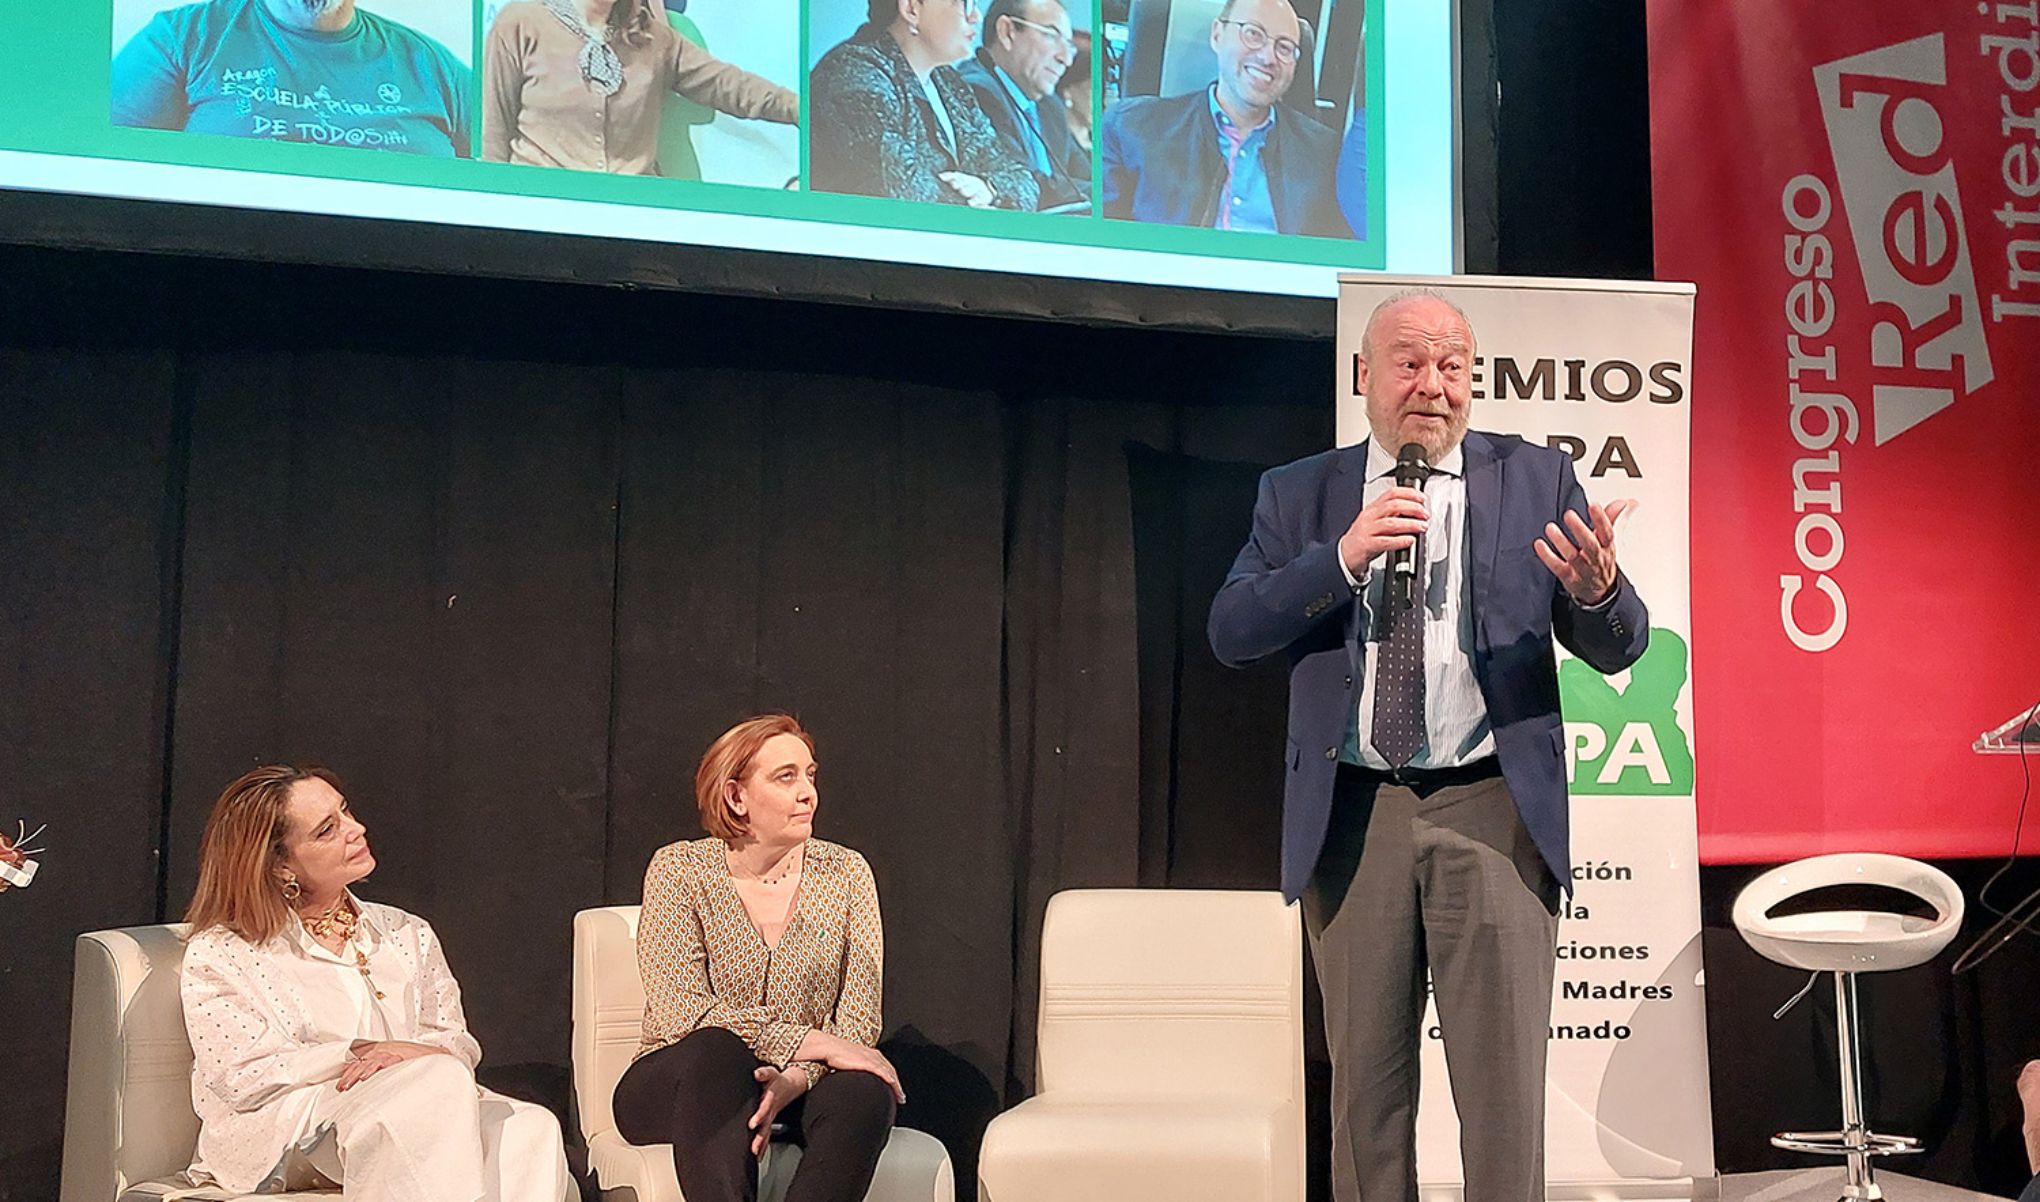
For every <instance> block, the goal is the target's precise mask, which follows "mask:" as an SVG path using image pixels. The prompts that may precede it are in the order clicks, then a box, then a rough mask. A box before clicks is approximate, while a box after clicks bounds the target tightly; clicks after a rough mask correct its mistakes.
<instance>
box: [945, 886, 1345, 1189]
mask: <svg viewBox="0 0 2040 1202" xmlns="http://www.w3.org/2000/svg"><path fill="white" fill-rule="evenodd" d="M1041 999H1042V1001H1041V1019H1040V1024H1039V1034H1040V1038H1039V1041H1038V1044H1039V1053H1040V1055H1039V1058H1040V1074H1039V1081H1040V1088H1041V1093H1040V1096H1038V1097H1036V1098H1034V1099H1033V1100H1031V1101H1028V1102H1024V1103H1022V1104H1021V1105H1019V1106H1017V1107H1015V1108H1014V1109H1012V1110H1009V1111H1007V1112H1006V1113H1005V1114H1002V1115H1000V1116H998V1117H997V1118H995V1119H993V1120H992V1124H991V1127H990V1128H989V1129H988V1130H987V1131H986V1132H985V1142H984V1147H983V1150H982V1152H981V1153H980V1154H979V1158H978V1183H979V1187H980V1202H1149V1200H1152V1202H1178V1200H1180V1199H1185V1198H1213V1199H1219V1198H1222V1199H1225V1200H1226V1202H1303V1190H1304V1171H1303V1159H1304V1147H1303V949H1302V925H1301V923H1300V922H1299V920H1298V912H1297V909H1296V907H1294V906H1288V905H1284V904H1283V901H1282V898H1281V896H1280V895H1279V894H1275V893H1246V892H1224V891H1216V890H1210V891H1206V890H1172V889H1081V890H1069V891H1065V892H1063V893H1058V894H1056V895H1055V896H1054V897H1053V898H1051V899H1049V904H1048V915H1047V918H1046V920H1045V923H1044V926H1043V930H1042V937H1041ZM1184 1047H1194V1048H1196V1049H1197V1054H1196V1055H1194V1056H1184V1055H1182V1054H1181V1049H1182V1048H1184Z"/></svg>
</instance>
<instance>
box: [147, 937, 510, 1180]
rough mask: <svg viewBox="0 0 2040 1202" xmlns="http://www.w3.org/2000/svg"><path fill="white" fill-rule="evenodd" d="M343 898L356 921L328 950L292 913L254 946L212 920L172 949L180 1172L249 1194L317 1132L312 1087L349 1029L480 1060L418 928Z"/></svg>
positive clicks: (324, 1079)
mask: <svg viewBox="0 0 2040 1202" xmlns="http://www.w3.org/2000/svg"><path fill="white" fill-rule="evenodd" d="M356 905H357V906H358V907H359V908H360V911H361V923H360V926H359V928H358V929H357V930H356V932H355V935H354V940H353V943H352V945H350V946H348V947H345V948H342V949H341V953H340V954H338V955H336V954H334V953H333V952H331V951H329V950H327V949H326V948H324V947H322V946H320V945H319V943H318V941H317V940H315V939H313V938H312V937H311V935H310V934H309V933H308V932H307V931H306V930H305V929H304V925H303V924H302V923H300V922H298V921H297V919H296V917H295V916H293V917H292V918H291V922H290V926H289V927H288V928H286V929H285V930H284V931H283V932H282V933H280V934H278V935H276V936H274V937H273V938H271V939H269V940H268V941H266V942H264V943H261V944H254V943H250V942H248V941H247V940H246V939H243V938H241V937H240V936H239V935H236V934H234V933H233V932H231V931H228V930H226V929H225V928H223V927H214V928H212V929H210V930H206V931H201V932H199V933H198V934H196V935H193V936H192V937H191V940H190V942H189V943H188V944H187V945H186V946H185V950H184V970H183V973H182V977H181V983H180V989H181V991H182V994H183V1001H184V1025H185V1029H186V1031H187V1032H188V1033H189V1035H190V1037H191V1052H192V1064H191V1101H192V1107H193V1109H195V1110H196V1111H197V1112H198V1117H199V1121H200V1124H201V1125H200V1128H199V1135H198V1149H197V1152H196V1155H195V1156H194V1157H193V1160H192V1165H191V1171H192V1174H193V1175H194V1176H195V1177H198V1178H199V1179H200V1180H207V1179H210V1180H213V1181H217V1182H219V1183H220V1184H221V1185H223V1186H225V1187H227V1188H228V1189H231V1190H235V1191H237V1192H253V1191H255V1190H257V1189H258V1188H259V1187H260V1186H261V1185H262V1184H263V1183H265V1182H269V1181H271V1180H273V1179H276V1178H277V1177H278V1175H279V1174H280V1173H281V1172H282V1170H283V1168H284V1165H283V1161H284V1160H285V1153H287V1152H289V1151H291V1150H293V1149H296V1150H298V1151H304V1150H306V1147H309V1145H310V1144H311V1143H313V1142H316V1139H317V1137H318V1136H319V1134H320V1131H319V1130H318V1124H316V1123H315V1122H314V1114H313V1109H314V1106H315V1105H316V1104H317V1103H318V1102H319V1097H320V1092H321V1086H323V1085H324V1084H326V1083H328V1082H331V1081H333V1080H335V1079H337V1078H338V1077H339V1076H340V1072H341V1070H342V1069H343V1068H344V1067H345V1066H346V1064H347V1061H348V1059H349V1046H350V1045H351V1044H352V1043H353V1042H354V1041H355V1040H357V1039H371V1040H383V1039H397V1040H406V1041H409V1042H414V1043H424V1044H431V1045H433V1046H435V1047H440V1048H444V1049H445V1050H447V1051H448V1052H451V1053H452V1054H453V1055H454V1056H455V1057H456V1058H458V1059H459V1060H461V1061H462V1062H463V1063H465V1064H466V1065H467V1066H468V1068H469V1069H473V1068H474V1067H475V1066H476V1065H477V1064H479V1063H481V1059H482V1049H481V1045H480V1044H478V1043H476V1042H475V1040H474V1037H473V1036H471V1035H469V1034H468V1029H467V1019H466V1016H465V1015H464V1014H463V1013H462V1010H461V1002H460V985H459V984H458V983H457V982H455V980H454V979H453V972H452V970H451V969H449V968H448V967H447V964H446V957H445V955H444V953H443V952H441V950H440V947H439V940H438V937H437V936H435V935H434V934H433V932H432V927H431V925H430V924H428V923H427V922H426V921H425V920H424V919H422V918H419V917H417V916H416V915H414V914H408V913H406V912H404V911H403V910H399V909H397V908H396V907H394V906H384V905H378V904H376V903H374V902H360V901H357V902H356ZM356 947H359V948H360V949H361V952H362V955H363V956H364V957H365V958H366V960H367V963H368V975H367V978H366V979H364V978H363V976H362V973H361V970H360V968H359V967H357V966H356V964H355V959H354V949H355V948H356ZM378 990H380V991H381V992H382V994H383V996H382V997H381V998H377V997H376V996H375V994H376V991H378ZM301 1144H303V1145H306V1147H300V1146H299V1145H301Z"/></svg>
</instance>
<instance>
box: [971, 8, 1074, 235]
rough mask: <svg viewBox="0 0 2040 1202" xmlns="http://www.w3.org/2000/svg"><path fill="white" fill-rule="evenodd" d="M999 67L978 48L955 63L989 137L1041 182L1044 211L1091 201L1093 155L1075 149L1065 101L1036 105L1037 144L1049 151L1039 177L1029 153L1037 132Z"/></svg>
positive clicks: (1048, 98) (1048, 99)
mask: <svg viewBox="0 0 2040 1202" xmlns="http://www.w3.org/2000/svg"><path fill="white" fill-rule="evenodd" d="M996 71H997V67H996V65H995V64H994V63H993V62H992V57H991V55H990V54H988V53H986V52H985V50H984V49H983V48H982V47H980V48H979V50H978V52H977V54H976V55H974V56H973V57H971V58H967V59H965V60H963V61H962V62H960V63H958V64H956V73H957V74H958V75H961V76H963V82H965V83H967V84H969V85H970V90H971V91H973V92H975V93H977V102H978V107H979V108H981V109H983V110H984V114H985V120H987V121H989V122H991V123H992V132H993V133H996V134H998V135H999V141H1001V142H1003V143H1005V145H1006V152H1007V153H1008V154H1010V155H1012V156H1013V157H1014V158H1016V159H1018V160H1020V161H1021V162H1023V163H1027V164H1029V165H1030V167H1029V169H1030V170H1034V177H1035V178H1036V179H1038V180H1040V181H1041V199H1040V201H1039V202H1038V203H1039V205H1040V207H1042V208H1044V209H1047V208H1053V207H1055V206H1058V205H1066V204H1074V203H1076V202H1077V201H1089V200H1090V199H1091V155H1090V152H1089V151H1086V150H1083V149H1081V148H1079V147H1078V146H1077V140H1076V139H1075V138H1073V137H1071V136H1070V124H1069V119H1068V117H1067V116H1065V115H1064V113H1063V102H1062V100H1061V99H1060V98H1059V97H1057V96H1056V94H1055V93H1053V92H1050V93H1049V94H1048V95H1046V96H1043V97H1042V98H1041V99H1040V100H1039V101H1037V102H1036V103H1035V111H1036V112H1038V113H1040V114H1041V125H1040V128H1039V132H1040V136H1041V145H1042V148H1043V149H1044V150H1046V151H1047V152H1048V168H1049V169H1048V172H1047V174H1043V173H1042V172H1041V171H1039V170H1035V169H1034V168H1033V167H1032V166H1031V165H1032V163H1033V162H1034V157H1033V152H1032V151H1030V150H1029V149H1028V147H1029V145H1030V144H1031V143H1032V142H1033V141H1034V138H1035V133H1036V127H1035V125H1034V122H1032V121H1030V120H1028V118H1027V115H1026V114H1025V113H1022V112H1021V111H1020V106H1019V105H1018V104H1016V103H1014V101H1013V94H1012V93H1011V92H1008V91H1007V90H1006V85H1004V84H1003V83H1000V82H999V77H998V75H997V74H996Z"/></svg>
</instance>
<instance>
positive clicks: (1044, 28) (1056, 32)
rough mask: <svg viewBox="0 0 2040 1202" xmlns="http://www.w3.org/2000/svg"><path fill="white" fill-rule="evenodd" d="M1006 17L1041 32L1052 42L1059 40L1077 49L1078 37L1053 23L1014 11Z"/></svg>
mask: <svg viewBox="0 0 2040 1202" xmlns="http://www.w3.org/2000/svg"><path fill="white" fill-rule="evenodd" d="M1006 19H1007V20H1008V21H1011V22H1012V23H1013V24H1015V25H1025V26H1026V27H1027V28H1029V29H1031V30H1033V31H1034V32H1036V33H1038V34H1041V35H1042V36H1043V37H1046V38H1047V39H1048V40H1050V41H1052V42H1059V43H1061V44H1062V45H1064V46H1067V47H1069V48H1070V49H1071V50H1075V49H1076V48H1077V39H1075V38H1073V37H1071V36H1070V35H1069V34H1066V33H1064V32H1063V31H1062V30H1060V29H1057V28H1056V27H1055V26H1053V25H1043V24H1042V23H1041V22H1039V21H1030V20H1028V19H1027V18H1026V17H1016V16H1014V15H1013V14H1012V13H1007V14H1006Z"/></svg>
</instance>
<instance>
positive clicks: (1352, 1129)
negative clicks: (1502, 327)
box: [1210, 289, 1649, 1202]
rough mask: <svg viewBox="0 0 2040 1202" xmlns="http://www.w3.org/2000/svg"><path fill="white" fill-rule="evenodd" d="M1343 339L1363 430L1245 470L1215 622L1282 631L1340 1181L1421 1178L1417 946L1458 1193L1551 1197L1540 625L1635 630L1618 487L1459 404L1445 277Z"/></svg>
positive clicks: (1216, 634) (1590, 644)
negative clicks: (1587, 484) (1239, 541)
mask: <svg viewBox="0 0 2040 1202" xmlns="http://www.w3.org/2000/svg"><path fill="white" fill-rule="evenodd" d="M1360 356H1361V362H1360V365H1359V369H1358V381H1357V382H1358V383H1359V385H1360V388H1361V391H1362V392H1364V393H1365V394H1366V398H1367V420H1368V425H1369V426H1370V427H1371V429H1372V437H1370V438H1369V439H1368V440H1367V442H1366V443H1365V445H1362V446H1355V447H1347V448H1344V449H1342V450H1336V451H1328V452H1325V453H1323V454H1319V455H1314V456H1311V457H1310V458H1308V459H1302V460H1299V461H1297V462H1295V463H1291V464H1287V465H1285V466H1283V467H1278V468H1275V469H1273V470H1271V471H1269V472H1268V473H1267V474H1265V475H1264V476H1262V477H1261V486H1260V496H1259V498H1258V499H1257V500H1256V502H1255V505H1254V518H1253V531H1252V533H1251V534H1250V535H1249V536H1248V538H1247V543H1246V546H1244V547H1242V548H1241V549H1240V553H1239V556H1238V558H1237V559H1235V560H1234V561H1233V566H1232V571H1231V572H1230V573H1229V574H1228V575H1227V577H1226V581H1225V584H1224V585H1223V586H1222V587H1221V588H1220V589H1219V592H1218V596H1217V597H1216V598H1215V599H1214V600H1213V601H1212V605H1211V624H1210V637H1211V647H1212V650H1213V651H1214V652H1216V653H1217V655H1218V658H1219V659H1220V660H1222V661H1224V662H1225V663H1227V664H1229V665H1232V666H1239V665H1241V664H1245V663H1249V662H1251V661H1254V660H1257V659H1260V658H1262V657H1263V656H1268V655H1273V654H1275V653H1277V652H1285V653H1287V655H1288V657H1289V662H1290V669H1289V744H1288V748H1287V756H1288V758H1287V765H1288V777H1287V783H1286V784H1285V786H1284V790H1283V801H1282V892H1283V894H1284V896H1286V897H1288V898H1290V899H1291V900H1295V899H1298V898H1301V899H1302V902H1303V916H1304V926H1305V929H1306V931H1307V932H1308V933H1309V936H1310V941H1311V952H1312V955H1313V957H1314V959H1315V961H1316V965H1317V975H1318V984H1319V987H1320V989H1321V990H1322V992H1323V994H1324V1001H1325V1034H1326V1038H1327V1041H1328V1043H1329V1045H1330V1048H1331V1054H1332V1192H1333V1196H1334V1197H1335V1198H1336V1199H1337V1200H1338V1202H1414V1200H1415V1198H1416V1196H1417V1176H1416V1114H1417V1076H1418V1058H1417V1057H1418V1040H1419V1038H1420V1036H1421V1031H1420V1027H1421V1024H1422V1022H1423V1014H1424V1000H1425V994H1424V981H1425V973H1426V971H1427V970H1428V972H1429V974H1430V977H1431V981H1432V984H1433V988H1434V990H1435V993H1436V996H1437V1002H1438V1018H1439V1025H1440V1026H1441V1028H1442V1029H1443V1035H1444V1040H1445V1060H1446V1066H1447V1069H1448V1073H1449V1075H1450V1077H1451V1080H1452V1092H1453V1096H1454V1098H1455V1100H1456V1101H1457V1104H1458V1108H1459V1119H1460V1131H1461V1157H1462V1160H1463V1164H1464V1170H1465V1176H1466V1198H1467V1202H1541V1199H1542V1198H1543V1197H1544V1065H1545V1042H1546V1039H1547V1036H1548V1034H1549V1024H1550V1020H1551V982H1552V974H1553V969H1554V951H1553V948H1554V944H1555V940H1556V936H1557V929H1558V916H1557V915H1558V905H1559V898H1560V894H1561V891H1562V890H1563V889H1564V888H1565V887H1566V883H1567V882H1568V881H1569V880H1570V877H1571V859H1570V854H1569V851H1568V838H1569V829H1568V822H1567V812H1566V783H1565V762H1564V737H1565V736H1564V729H1563V725H1562V723H1561V722H1560V718H1559V705H1558V674H1557V665H1556V661H1555V659H1554V657H1553V653H1552V649H1551V640H1552V638H1553V637H1556V638H1557V639H1558V641H1559V642H1561V643H1563V644H1564V645H1565V647H1566V648H1567V649H1568V650H1569V651H1571V652H1572V653H1573V654H1575V655H1577V656H1579V657H1580V659H1582V660H1584V661H1585V662H1587V663H1588V664H1591V665H1592V666H1593V667H1594V668H1596V669H1597V670H1599V671H1601V672H1616V671H1620V670H1622V669H1624V668H1627V667H1628V666H1629V665H1631V664H1633V663H1635V662H1636V660H1637V658H1638V657H1639V656H1641V655H1642V654H1643V649H1644V644H1645V642H1646V640H1647V638H1648V636H1649V616H1648V614H1647V613H1646V612H1645V609H1644V605H1643V600H1642V598H1640V597H1639V596H1637V593H1636V590H1635V589H1634V588H1633V587H1631V585H1630V584H1629V581H1628V580H1627V579H1626V578H1625V577H1624V576H1623V575H1622V573H1621V572H1620V571H1619V570H1618V569H1617V567H1616V564H1615V529H1614V523H1615V520H1616V518H1618V517H1619V516H1620V515H1621V513H1622V511H1623V510H1624V509H1626V508H1628V506H1629V505H1630V504H1631V502H1628V501H1617V502H1615V503H1613V504H1612V505H1610V506H1608V507H1607V508H1606V509H1603V508H1602V507H1601V506H1599V505H1589V504H1588V503H1587V498H1586V494H1585V492H1584V491H1583V490H1582V489H1581V488H1580V485H1579V482H1578V481H1577V480H1576V479H1575V478H1574V476H1573V470H1572V463H1571V461H1570V460H1569V459H1567V458H1566V456H1565V455H1564V454H1562V453H1560V452H1558V451H1554V450H1550V449H1547V448H1543V447H1537V446H1532V445H1530V444H1528V443H1526V442H1523V441H1522V440H1521V439H1518V438H1513V437H1504V436H1500V435H1493V434H1483V433H1480V432H1479V431H1471V432H1469V431H1468V430H1467V428H1466V427H1467V420H1468V415H1469V411H1470V409H1471V407H1472V386H1471V382H1470V377H1469V371H1470V369H1471V366H1472V364H1473V361H1474V337H1473V329H1472V327H1471V325H1470V324H1469V323H1468V321H1467V319H1466V315H1465V314H1463V313H1461V312H1460V311H1459V308H1458V307H1457V306H1456V305H1454V304H1452V302H1451V301H1449V300H1447V299H1446V298H1445V297H1444V296H1443V295H1441V294H1440V293H1437V292H1434V291H1431V290H1428V289H1414V290H1410V291H1405V292H1399V293H1397V294H1395V295H1394V296H1391V297H1389V298H1388V299H1387V300H1384V301H1383V302H1381V304H1380V305H1378V306H1376V308H1375V309H1374V312H1373V313H1372V314H1371V315H1370V316H1369V317H1368V320H1367V328H1366V332H1365V333H1364V334H1363V335H1362V336H1361V341H1360ZM1399 459H1400V460H1401V461H1402V462H1401V463H1400V464H1399V463H1398V460H1399ZM1399 474H1400V476H1401V479H1402V480H1403V481H1404V483H1398V475H1399Z"/></svg>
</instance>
